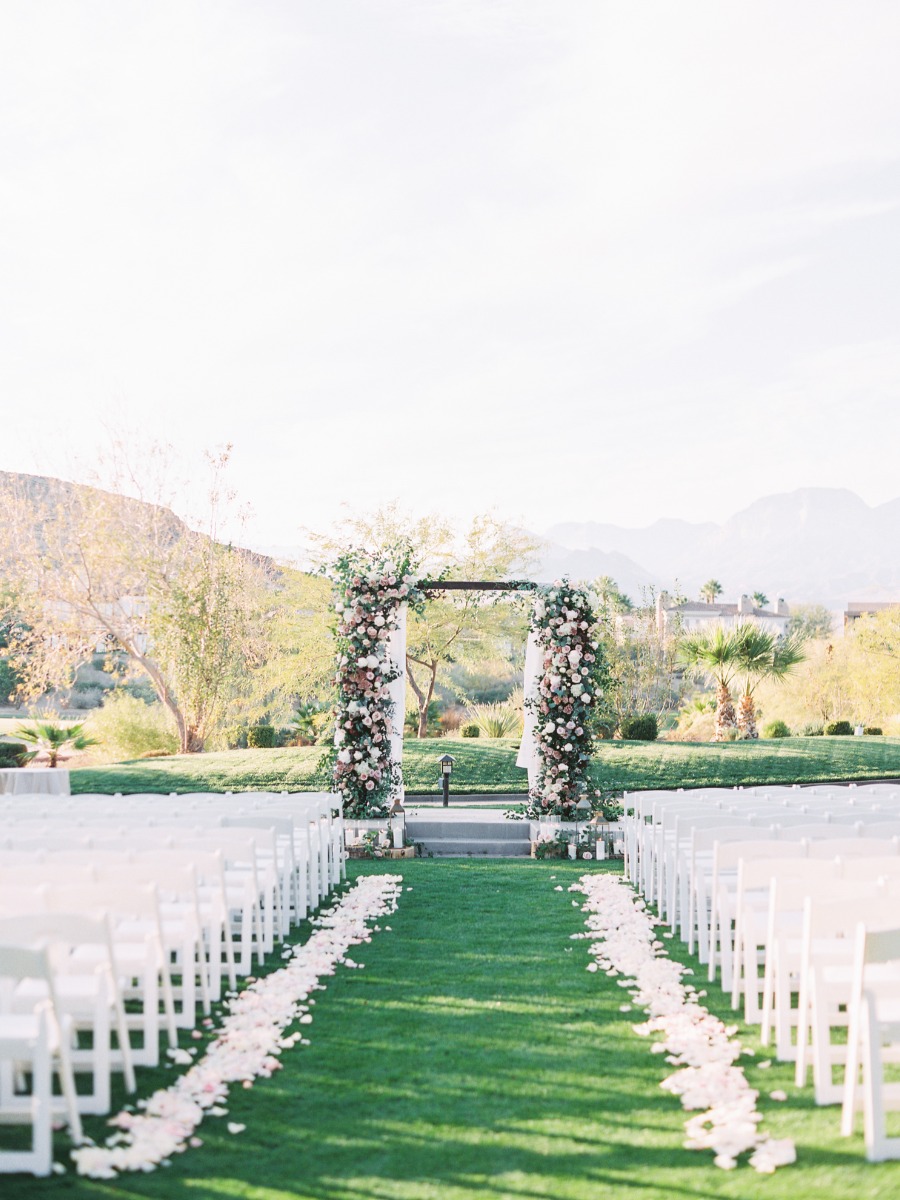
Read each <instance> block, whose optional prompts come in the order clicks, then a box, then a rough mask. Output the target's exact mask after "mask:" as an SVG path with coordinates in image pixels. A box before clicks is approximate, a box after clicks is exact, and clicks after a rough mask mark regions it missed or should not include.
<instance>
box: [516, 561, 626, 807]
mask: <svg viewBox="0 0 900 1200" xmlns="http://www.w3.org/2000/svg"><path fill="white" fill-rule="evenodd" d="M531 628H532V631H533V632H534V633H535V634H536V636H537V639H538V645H539V647H540V650H541V653H542V656H543V661H542V667H541V672H540V674H539V676H538V685H537V694H536V695H535V697H534V698H533V699H530V700H528V701H527V702H526V703H527V704H528V706H529V707H530V708H531V710H532V712H533V713H534V716H535V727H534V737H535V740H536V741H537V746H538V756H539V769H538V777H537V782H536V784H535V786H534V788H533V789H532V790H531V793H530V795H531V798H532V804H533V808H534V812H535V814H536V815H547V814H556V815H558V816H562V817H567V818H570V819H571V817H572V815H573V813H574V811H575V806H576V804H577V803H578V801H579V800H580V799H581V797H582V796H583V795H584V794H585V792H586V791H587V790H588V773H589V768H590V760H591V755H592V753H593V749H594V745H595V742H596V740H597V733H596V727H595V721H596V716H595V714H596V713H597V710H598V708H601V707H602V700H603V694H604V689H605V688H606V687H607V686H608V683H609V675H608V671H607V667H606V662H605V659H604V656H603V651H602V650H601V647H600V643H599V640H598V639H599V636H600V633H599V630H598V628H597V618H596V614H595V612H594V609H593V606H592V604H591V599H590V597H589V595H588V593H587V592H586V591H585V590H584V589H583V588H579V587H577V586H575V585H574V584H572V583H571V582H570V581H569V580H568V579H566V578H563V579H561V580H558V581H557V582H556V583H554V584H551V586H550V587H549V588H547V589H544V590H542V591H541V593H540V594H539V595H538V597H537V598H536V600H535V602H534V608H533V610H532V617H531Z"/></svg>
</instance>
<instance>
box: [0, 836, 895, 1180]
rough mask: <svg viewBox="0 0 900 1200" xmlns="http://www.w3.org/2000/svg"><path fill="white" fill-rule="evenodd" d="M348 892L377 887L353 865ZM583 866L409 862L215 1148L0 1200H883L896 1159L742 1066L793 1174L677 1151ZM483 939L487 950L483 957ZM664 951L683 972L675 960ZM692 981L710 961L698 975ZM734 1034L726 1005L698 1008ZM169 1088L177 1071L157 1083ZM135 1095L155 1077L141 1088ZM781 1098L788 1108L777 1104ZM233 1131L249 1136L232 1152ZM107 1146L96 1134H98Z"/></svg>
mask: <svg viewBox="0 0 900 1200" xmlns="http://www.w3.org/2000/svg"><path fill="white" fill-rule="evenodd" d="M351 868H352V871H351V873H352V875H354V876H355V875H357V874H362V873H373V872H378V871H379V870H382V869H383V868H382V867H381V866H380V865H379V864H375V863H366V862H361V863H354V864H351ZM583 871H584V867H583V866H582V865H580V864H569V863H565V862H559V861H556V862H553V863H542V862H533V861H530V860H512V861H511V860H496V859H495V860H469V859H457V860H439V859H436V860H424V861H423V860H412V861H409V862H403V864H402V874H403V875H404V876H405V878H406V880H407V882H408V883H409V884H411V885H413V890H412V891H411V892H406V891H404V893H403V895H402V897H401V900H400V907H399V909H398V911H397V913H396V914H395V915H394V916H393V917H392V919H391V925H392V928H393V932H390V933H388V932H383V933H379V934H376V935H375V937H374V938H373V940H372V942H371V943H370V944H369V945H366V946H363V947H359V948H358V949H357V951H356V952H355V953H354V958H356V959H357V961H360V962H364V963H365V964H366V969H365V970H364V971H345V970H344V971H342V970H339V971H338V973H337V975H336V976H334V977H333V978H332V979H330V980H329V982H328V988H327V990H326V991H325V992H322V993H320V994H319V999H318V1004H317V1005H316V1010H315V1022H314V1024H313V1026H312V1027H311V1035H310V1036H311V1038H312V1045H311V1046H309V1047H308V1048H306V1049H304V1050H302V1051H296V1052H290V1053H288V1054H286V1055H285V1058H284V1069H283V1070H282V1071H280V1072H278V1074H277V1075H276V1076H275V1077H273V1078H272V1079H270V1080H266V1081H261V1082H260V1083H258V1084H257V1085H256V1086H255V1087H254V1088H253V1089H252V1090H251V1091H243V1090H242V1089H239V1088H238V1089H232V1092H231V1094H230V1096H229V1099H228V1109H229V1116H228V1118H227V1120H215V1119H211V1120H208V1121H204V1123H203V1125H202V1126H201V1128H200V1130H199V1133H200V1136H201V1137H202V1139H203V1146H202V1147H200V1148H199V1149H195V1150H190V1151H188V1152H187V1153H186V1154H184V1155H179V1156H177V1157H176V1158H175V1159H174V1160H173V1162H172V1165H171V1167H169V1168H167V1169H165V1170H160V1171H158V1172H156V1173H155V1174H152V1175H139V1176H127V1177H123V1178H120V1179H118V1180H116V1181H114V1182H113V1183H100V1182H93V1181H89V1180H80V1179H77V1178H75V1177H73V1176H72V1175H71V1174H70V1175H68V1176H66V1177H64V1178H60V1179H56V1178H52V1179H48V1180H32V1179H25V1178H23V1177H7V1178H5V1179H4V1180H3V1181H2V1183H0V1193H2V1195H3V1200H55V1198H56V1197H57V1196H58V1197H59V1198H60V1200H89V1198H90V1200H101V1198H102V1200H124V1198H126V1197H127V1198H131V1197H144V1196H146V1197H155V1198H157V1200H184V1198H185V1197H188V1196H190V1198H191V1200H204V1198H206V1197H208V1198H209V1200H215V1198H216V1197H241V1198H242V1200H288V1198H289V1197H290V1198H291V1200H301V1198H302V1200H371V1198H372V1197H383V1198H384V1200H429V1198H430V1197H435V1198H437V1200H447V1198H448V1197H449V1198H451V1200H456V1198H459V1200H463V1198H465V1200H472V1198H473V1197H476V1198H477V1197H481V1198H484V1200H506V1198H508V1197H516V1198H517V1200H518V1198H524V1197H528V1200H598V1198H599V1200H621V1197H623V1196H628V1195H632V1196H635V1197H639V1198H640V1200H671V1198H672V1197H685V1198H687V1197H710V1198H712V1197H715V1198H716V1200H718V1198H729V1200H763V1198H765V1200H806V1198H807V1197H809V1198H810V1200H813V1198H814V1200H846V1198H847V1197H850V1196H852V1197H853V1198H854V1200H856V1197H861V1198H864V1200H882V1198H883V1200H888V1198H889V1197H890V1198H891V1200H894V1198H895V1197H896V1196H897V1195H900V1163H888V1164H883V1165H870V1164H867V1163H866V1162H865V1159H864V1154H863V1148H862V1137H861V1135H860V1134H859V1133H857V1134H856V1136H854V1137H853V1138H850V1139H847V1140H842V1139H840V1138H839V1137H838V1136H837V1129H838V1113H837V1110H836V1109H833V1108H832V1109H817V1108H816V1107H815V1105H814V1104H813V1103H812V1098H811V1095H810V1092H809V1091H806V1092H798V1091H797V1090H796V1089H795V1088H794V1086H793V1066H792V1065H791V1064H780V1063H777V1062H773V1064H772V1066H771V1067H770V1068H769V1069H761V1068H760V1067H759V1065H758V1064H759V1061H760V1060H764V1059H768V1058H771V1057H772V1055H771V1051H770V1050H769V1049H767V1048H764V1047H761V1046H760V1045H759V1043H758V1041H757V1040H756V1039H755V1038H754V1037H753V1036H750V1037H746V1038H745V1039H744V1040H745V1043H746V1044H747V1045H748V1046H749V1047H751V1048H753V1049H755V1050H756V1051H757V1057H756V1058H752V1057H745V1058H743V1059H742V1060H741V1061H742V1065H744V1066H745V1068H746V1071H747V1076H748V1080H749V1081H750V1083H751V1085H752V1086H753V1087H756V1088H759V1089H760V1093H761V1095H760V1101H759V1106H760V1110H761V1111H762V1112H763V1114H764V1117H765V1128H766V1129H768V1130H769V1132H770V1133H771V1134H772V1136H774V1137H793V1138H795V1139H796V1141H797V1148H798V1154H799V1161H798V1163H797V1164H796V1166H794V1167H789V1168H785V1169H784V1170H782V1171H779V1172H778V1174H777V1175H776V1176H774V1177H771V1178H764V1177H759V1176H757V1175H755V1174H754V1173H753V1172H752V1171H751V1170H750V1169H749V1168H747V1167H745V1166H742V1167H740V1168H739V1169H738V1170H736V1171H734V1172H730V1173H726V1172H722V1171H720V1170H718V1169H717V1168H716V1167H715V1166H713V1164H712V1159H711V1156H710V1155H707V1154H705V1153H697V1152H694V1151H688V1150H685V1149H684V1148H683V1145H682V1142H683V1138H684V1119H685V1114H684V1113H683V1112H682V1110H681V1107H680V1105H679V1104H678V1102H677V1100H675V1099H674V1098H673V1097H672V1096H670V1095H668V1094H666V1093H665V1092H663V1091H662V1090H661V1088H660V1086H659V1084H660V1082H661V1080H662V1078H663V1077H664V1075H665V1074H666V1073H667V1070H668V1068H667V1065H666V1064H665V1063H664V1062H663V1061H661V1057H660V1056H658V1055H654V1054H651V1053H650V1052H649V1045H648V1043H647V1041H646V1040H645V1039H642V1038H638V1037H636V1036H635V1035H634V1033H633V1032H632V1028H631V1026H632V1024H633V1023H634V1021H635V1020H637V1019H639V1014H638V1013H637V1011H633V1012H631V1013H628V1014H623V1013H621V1012H620V1011H619V1006H620V1004H621V1003H622V989H621V988H619V987H618V986H617V982H616V980H614V979H607V978H606V977H605V976H604V975H602V974H600V975H597V974H591V973H589V972H588V971H587V970H586V969H585V968H586V965H587V962H588V955H587V943H586V942H581V941H579V942H574V943H573V942H571V941H570V940H569V939H570V935H571V934H572V933H575V932H578V931H580V930H581V929H582V928H583V919H584V918H583V915H582V913H581V912H580V910H579V909H578V908H576V907H573V906H572V903H571V897H570V896H569V895H568V893H566V892H563V893H557V892H555V891H554V887H555V885H556V883H557V881H560V882H562V883H563V884H567V883H569V882H572V881H573V880H574V879H575V878H577V876H578V875H579V874H581V873H582V872H583ZM473 943H475V947H476V948H475V949H474V950H473ZM667 947H668V948H670V949H671V951H672V952H673V953H674V954H675V955H676V956H677V957H679V958H684V959H685V961H687V956H686V954H685V953H684V951H683V950H682V949H681V948H680V947H679V946H678V944H677V943H672V942H668V943H667ZM693 965H695V966H696V965H697V964H693ZM706 1003H707V1004H708V1005H709V1007H710V1009H711V1010H713V1011H715V1012H716V1013H717V1015H719V1016H722V1017H723V1018H724V1019H726V1020H728V1021H731V1020H733V1019H734V1014H733V1013H732V1011H731V1008H730V1004H729V1003H728V1002H727V1000H726V999H725V998H724V997H722V995H721V993H720V992H718V990H717V989H715V988H710V994H709V997H708V999H707V1001H706ZM157 1075H161V1076H163V1077H164V1078H165V1079H167V1080H168V1081H169V1082H170V1081H171V1078H172V1072H171V1071H168V1072H166V1071H160V1072H158V1073H157ZM139 1079H140V1086H141V1090H142V1093H143V1094H147V1092H148V1091H149V1090H152V1088H151V1084H153V1083H154V1079H155V1077H154V1076H153V1073H149V1072H145V1073H142V1075H141V1076H140V1077H139ZM776 1089H783V1090H784V1091H785V1092H786V1093H787V1094H788V1097H789V1098H788V1101H787V1103H777V1102H775V1101H772V1100H770V1099H768V1097H769V1094H770V1093H771V1092H772V1091H774V1090H776ZM227 1121H237V1122H241V1123H243V1124H246V1130H245V1132H243V1133H242V1134H240V1135H239V1136H237V1137H234V1136H231V1135H229V1134H228V1133H227V1129H226V1125H227ZM90 1132H91V1133H92V1135H93V1136H94V1137H98V1138H100V1137H103V1136H105V1133H106V1130H105V1127H104V1124H103V1122H102V1121H99V1120H96V1119H94V1120H92V1121H91V1123H90Z"/></svg>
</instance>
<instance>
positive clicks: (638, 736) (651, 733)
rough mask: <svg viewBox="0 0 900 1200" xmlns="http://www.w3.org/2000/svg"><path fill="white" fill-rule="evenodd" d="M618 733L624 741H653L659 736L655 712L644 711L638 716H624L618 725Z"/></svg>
mask: <svg viewBox="0 0 900 1200" xmlns="http://www.w3.org/2000/svg"><path fill="white" fill-rule="evenodd" d="M619 733H620V735H621V736H622V737H623V738H624V739H625V740H626V741H632V742H655V741H656V739H657V737H658V736H659V726H658V724H657V720H656V714H655V713H644V714H643V716H639V717H638V716H634V717H625V719H624V720H623V721H622V722H621V724H620V725H619Z"/></svg>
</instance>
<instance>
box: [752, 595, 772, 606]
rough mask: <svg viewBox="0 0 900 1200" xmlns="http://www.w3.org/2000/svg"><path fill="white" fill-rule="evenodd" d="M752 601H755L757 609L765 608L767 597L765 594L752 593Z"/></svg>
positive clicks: (767, 601)
mask: <svg viewBox="0 0 900 1200" xmlns="http://www.w3.org/2000/svg"><path fill="white" fill-rule="evenodd" d="M753 599H754V600H755V601H756V607H757V608H765V607H766V605H767V604H768V603H769V597H768V596H767V595H766V593H765V592H754V593H753Z"/></svg>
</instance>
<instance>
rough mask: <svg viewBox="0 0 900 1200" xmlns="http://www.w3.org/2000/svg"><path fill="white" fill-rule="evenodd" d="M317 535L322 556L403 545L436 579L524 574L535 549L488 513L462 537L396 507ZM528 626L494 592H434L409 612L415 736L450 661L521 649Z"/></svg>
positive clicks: (444, 524)
mask: <svg viewBox="0 0 900 1200" xmlns="http://www.w3.org/2000/svg"><path fill="white" fill-rule="evenodd" d="M316 540H317V542H318V545H319V553H320V555H321V556H322V557H323V558H324V557H326V556H333V555H334V553H335V552H336V551H340V550H341V549H346V548H347V547H348V546H351V545H362V546H365V547H366V548H367V549H370V550H371V549H374V548H377V549H379V550H382V551H385V552H388V553H389V552H392V551H393V550H395V549H397V548H398V547H400V546H403V547H408V548H409V549H411V551H412V554H413V557H414V558H415V559H416V560H417V561H418V562H419V563H420V564H421V569H422V572H423V575H427V576H428V577H430V578H432V579H435V580H437V579H442V578H448V579H451V578H452V579H469V580H485V581H489V580H500V579H507V578H509V577H510V576H511V575H512V574H513V573H514V572H518V573H521V572H523V571H524V570H525V569H526V568H527V565H528V562H529V561H530V559H531V558H532V556H533V555H534V553H535V551H536V549H537V542H536V541H535V539H534V538H532V537H531V535H530V534H528V533H526V532H525V531H524V530H521V529H518V528H517V527H515V526H513V525H510V524H508V523H507V522H505V521H502V520H500V519H499V518H498V517H495V516H494V515H492V514H487V515H484V516H479V517H476V518H474V520H473V521H472V522H471V524H470V525H469V527H468V528H467V529H465V530H464V531H463V532H462V533H461V534H460V533H457V532H456V530H454V528H453V526H452V525H451V524H450V522H449V521H447V520H446V519H445V518H443V517H439V516H434V515H431V516H426V517H421V518H415V519H414V518H411V517H409V516H407V515H406V514H404V513H402V512H401V511H400V510H399V509H398V508H397V507H396V506H388V507H387V508H383V509H381V510H379V511H378V512H377V513H375V515H374V516H372V517H368V518H363V517H356V518H350V519H349V520H347V521H344V522H342V523H341V526H340V527H339V530H338V533H337V536H336V537H329V538H324V537H320V538H317V539H316ZM526 624H527V623H526V621H525V617H524V614H523V612H522V607H521V604H517V603H516V602H515V601H514V600H511V599H509V598H508V597H506V596H504V595H503V594H502V593H501V594H498V593H492V592H443V593H440V592H439V593H436V594H432V596H431V598H430V599H429V600H428V601H427V603H426V605H425V609H424V611H423V612H422V613H421V614H418V613H410V614H409V619H408V624H407V631H406V642H407V653H406V678H407V681H408V683H409V686H410V689H411V691H412V693H413V696H414V697H415V703H416V708H417V710H418V716H419V719H418V728H417V736H418V737H425V735H426V732H427V724H428V709H429V705H430V704H431V702H432V700H433V698H434V694H435V688H436V686H437V684H438V682H439V681H441V680H445V679H447V678H448V676H449V670H450V668H451V666H452V665H453V664H454V663H462V664H465V665H467V666H472V665H475V664H477V663H480V662H484V661H486V660H488V659H490V658H495V657H497V653H498V648H500V647H503V649H504V650H505V653H506V654H511V653H513V654H520V653H521V647H522V646H523V645H524V642H525V635H526Z"/></svg>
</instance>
